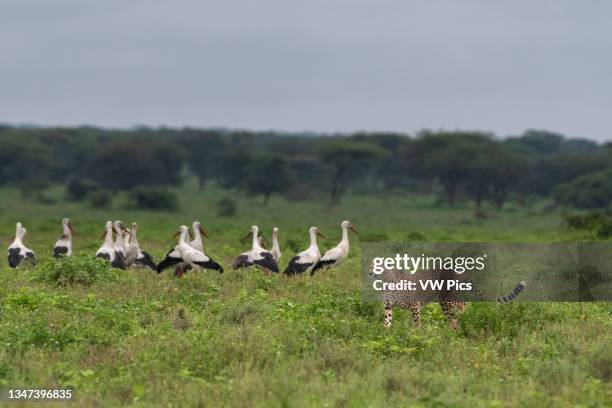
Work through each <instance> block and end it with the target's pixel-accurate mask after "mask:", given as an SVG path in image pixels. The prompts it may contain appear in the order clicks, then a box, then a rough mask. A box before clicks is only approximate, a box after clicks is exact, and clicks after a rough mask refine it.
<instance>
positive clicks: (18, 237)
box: [15, 224, 25, 242]
mask: <svg viewBox="0 0 612 408" xmlns="http://www.w3.org/2000/svg"><path fill="white" fill-rule="evenodd" d="M24 235H25V230H24V229H23V227H22V226H21V224H17V227H16V228H15V241H19V242H21V241H22V240H23V236H24Z"/></svg>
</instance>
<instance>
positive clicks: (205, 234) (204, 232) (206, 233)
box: [200, 225, 208, 238]
mask: <svg viewBox="0 0 612 408" xmlns="http://www.w3.org/2000/svg"><path fill="white" fill-rule="evenodd" d="M200 233H201V234H202V235H204V236H205V237H206V238H208V232H206V230H205V229H204V228H202V226H201V225H200Z"/></svg>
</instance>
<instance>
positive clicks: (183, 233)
mask: <svg viewBox="0 0 612 408" xmlns="http://www.w3.org/2000/svg"><path fill="white" fill-rule="evenodd" d="M187 234H188V231H187V228H185V229H183V230H181V235H180V236H179V245H181V244H187Z"/></svg>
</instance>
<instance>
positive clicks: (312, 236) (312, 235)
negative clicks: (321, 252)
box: [309, 231, 317, 248]
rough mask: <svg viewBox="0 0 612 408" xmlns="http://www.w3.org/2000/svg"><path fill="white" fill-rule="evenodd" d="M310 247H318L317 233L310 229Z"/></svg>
mask: <svg viewBox="0 0 612 408" xmlns="http://www.w3.org/2000/svg"><path fill="white" fill-rule="evenodd" d="M309 233H310V247H311V248H312V247H316V246H317V233H316V231H310V232H309Z"/></svg>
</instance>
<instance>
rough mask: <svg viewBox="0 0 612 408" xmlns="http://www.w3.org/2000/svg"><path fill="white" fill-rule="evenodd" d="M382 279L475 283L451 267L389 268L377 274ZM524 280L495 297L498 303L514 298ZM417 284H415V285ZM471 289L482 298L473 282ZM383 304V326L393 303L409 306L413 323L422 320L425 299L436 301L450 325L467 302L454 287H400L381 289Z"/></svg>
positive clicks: (389, 319) (455, 324) (388, 320)
mask: <svg viewBox="0 0 612 408" xmlns="http://www.w3.org/2000/svg"><path fill="white" fill-rule="evenodd" d="M378 278H379V279H381V280H382V281H383V282H393V283H398V282H401V281H412V282H415V283H417V284H418V281H419V280H428V279H432V280H442V281H447V280H459V281H460V282H469V283H472V285H474V283H473V282H472V281H471V279H470V278H469V276H468V274H467V273H464V274H457V273H455V272H454V271H452V270H428V271H423V272H419V273H417V274H407V273H405V272H402V271H398V270H388V271H385V272H383V273H382V274H381V275H379V276H378ZM525 285H526V283H525V281H522V282H520V283H518V284H517V285H516V286H515V287H514V288H513V289H512V290H511V291H510V292H509V293H508V294H506V295H504V296H500V297H498V298H497V302H498V303H507V302H510V301H512V300H514V299H515V298H516V297H517V296H518V295H519V294H520V293H521V292H522V291H523V290H524V289H525ZM417 287H418V286H417ZM473 291H474V293H476V295H477V296H478V297H479V298H480V299H482V300H484V296H483V295H482V293H481V292H480V291H479V290H478V288H476V287H475V286H474V290H473ZM379 293H380V295H381V298H382V301H383V303H384V306H385V314H384V321H383V324H384V326H385V327H390V326H391V323H392V321H393V307H394V306H396V305H397V306H399V307H401V308H403V309H408V310H410V313H411V315H412V320H413V321H414V323H415V324H417V325H418V324H419V323H420V320H421V308H422V306H423V305H424V304H425V303H428V302H432V301H438V302H439V303H440V308H441V309H442V313H444V317H445V318H446V320H447V321H448V323H449V326H450V327H451V328H453V329H456V328H457V327H458V321H457V317H458V314H459V313H461V312H463V311H464V310H465V306H466V302H465V301H463V300H461V298H460V292H459V291H457V290H447V289H442V290H438V291H431V290H429V291H425V290H416V291H401V290H383V291H380V292H379Z"/></svg>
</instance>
